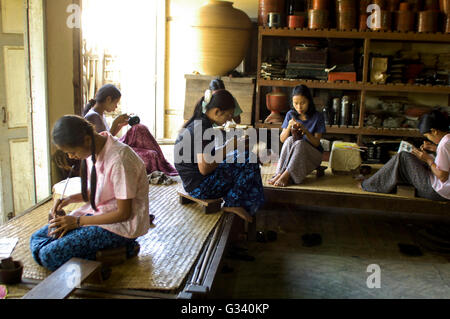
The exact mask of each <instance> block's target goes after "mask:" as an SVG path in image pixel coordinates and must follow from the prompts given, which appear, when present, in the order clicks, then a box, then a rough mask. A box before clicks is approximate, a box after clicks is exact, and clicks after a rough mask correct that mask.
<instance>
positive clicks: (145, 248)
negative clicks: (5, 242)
mask: <svg viewBox="0 0 450 319" xmlns="http://www.w3.org/2000/svg"><path fill="white" fill-rule="evenodd" d="M178 187H180V185H179V184H173V185H170V186H155V185H150V192H149V199H150V213H151V214H153V215H155V221H154V227H152V228H151V229H150V230H149V231H148V233H147V234H146V235H145V236H142V237H140V238H138V242H139V244H140V245H141V250H140V253H139V256H138V257H136V258H132V259H129V260H127V261H126V262H125V263H123V264H121V265H118V266H114V267H112V274H111V277H110V278H109V279H108V280H106V281H105V282H104V283H103V284H102V287H104V288H110V289H144V290H163V291H169V290H175V289H177V288H179V286H180V285H181V284H182V283H183V280H184V279H185V278H186V276H187V274H188V273H189V271H190V269H191V267H192V266H193V264H194V262H195V260H196V259H197V257H198V255H199V253H200V250H201V248H202V246H203V245H204V243H205V241H206V239H207V237H208V235H209V234H210V233H211V231H212V229H213V228H214V226H215V225H216V224H217V222H218V220H219V218H220V216H221V215H222V214H221V213H218V214H212V215H205V214H204V213H203V212H202V210H201V209H200V206H198V205H197V204H189V205H184V206H182V205H180V204H179V203H178V197H177V190H178ZM51 205H52V202H51V201H50V202H48V203H46V204H45V205H43V206H41V207H39V208H38V209H36V210H34V211H33V212H30V213H28V214H26V215H24V216H22V217H19V218H17V219H15V220H12V221H10V222H9V223H7V224H5V225H3V226H0V237H18V238H19V243H18V244H17V246H16V248H15V250H14V252H13V255H12V257H13V258H14V259H16V260H21V261H22V262H23V263H24V274H23V277H24V278H31V279H38V280H42V279H44V278H45V277H47V276H48V275H49V274H50V272H49V271H47V270H46V269H44V268H43V267H40V266H39V265H38V264H37V263H36V262H35V261H34V259H33V258H32V256H31V253H30V249H29V239H30V236H31V235H32V233H33V232H34V231H36V230H37V229H39V228H40V227H42V226H44V225H45V224H46V221H47V214H48V211H49V210H50V208H51Z"/></svg>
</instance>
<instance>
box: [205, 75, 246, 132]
mask: <svg viewBox="0 0 450 319" xmlns="http://www.w3.org/2000/svg"><path fill="white" fill-rule="evenodd" d="M209 89H210V90H211V91H212V93H213V94H214V92H216V91H217V90H225V84H223V81H222V80H221V79H214V80H211V82H210V83H209ZM233 99H234V104H235V106H234V113H233V118H232V120H233V121H234V123H236V124H240V123H241V114H242V109H241V107H240V106H239V103H238V101H237V100H236V99H235V98H234V97H233Z"/></svg>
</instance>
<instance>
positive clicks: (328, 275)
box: [162, 145, 450, 299]
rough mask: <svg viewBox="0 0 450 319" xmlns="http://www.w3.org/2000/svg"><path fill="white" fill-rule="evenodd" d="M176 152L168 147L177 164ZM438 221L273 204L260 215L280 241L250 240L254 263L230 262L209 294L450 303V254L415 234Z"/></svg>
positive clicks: (265, 228) (260, 223)
mask: <svg viewBox="0 0 450 319" xmlns="http://www.w3.org/2000/svg"><path fill="white" fill-rule="evenodd" d="M171 147H173V146H169V145H167V146H163V147H162V148H163V151H164V153H165V154H167V155H166V158H167V159H168V160H169V161H171V162H172V160H173V151H172V152H171V150H173V148H171ZM430 213H431V212H430ZM446 223H447V224H448V225H450V219H448V220H447V221H446ZM436 224H437V225H441V226H442V225H443V223H442V219H437V220H436V219H434V218H432V217H429V216H424V215H419V216H417V215H405V214H394V213H387V212H361V211H354V210H344V209H329V208H326V209H319V208H311V207H294V206H291V205H276V206H275V205H274V206H273V207H268V208H266V209H264V210H261V211H260V212H259V213H258V215H257V229H258V230H260V231H268V230H272V231H275V232H277V240H276V241H274V242H266V243H261V242H247V243H246V244H245V245H246V248H248V253H249V254H250V255H252V256H254V257H255V261H253V262H248V261H238V260H232V259H228V258H225V259H224V263H225V264H226V265H227V266H228V267H231V268H232V269H233V271H232V272H231V273H219V274H218V275H217V277H216V280H215V285H214V287H213V290H212V292H211V294H210V296H209V297H210V298H232V299H241V298H250V299H256V298H258V299H259V298H269V299H271V298H288V299H294V298H338V299H341V298H366V299H367V298H450V263H449V261H450V253H447V254H444V253H437V252H436V251H432V250H430V249H428V248H429V247H424V246H423V245H421V244H422V242H418V241H417V240H418V239H417V236H416V235H415V234H416V233H417V232H416V231H415V230H414V229H416V227H422V226H424V225H436ZM448 229H449V231H450V226H449V227H448ZM307 233H318V234H320V235H321V237H322V243H321V244H320V245H318V246H314V247H305V246H303V242H302V235H304V234H307ZM399 243H404V244H412V245H415V246H418V247H419V248H420V250H421V252H422V253H423V255H422V256H414V257H413V256H409V255H405V254H403V253H402V252H400V249H399V246H398V244H399ZM449 247H450V246H449ZM449 251H450V250H449ZM373 264H376V265H378V266H379V267H380V268H379V269H380V288H368V286H367V281H368V279H369V276H371V275H372V274H374V273H373V270H370V272H368V267H369V265H373ZM371 278H373V276H372V277H371ZM369 282H373V280H371V279H369Z"/></svg>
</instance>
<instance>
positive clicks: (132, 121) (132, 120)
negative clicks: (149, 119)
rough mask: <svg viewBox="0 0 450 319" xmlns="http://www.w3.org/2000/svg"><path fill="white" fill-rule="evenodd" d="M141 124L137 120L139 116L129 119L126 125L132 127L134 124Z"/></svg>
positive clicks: (139, 120)
mask: <svg viewBox="0 0 450 319" xmlns="http://www.w3.org/2000/svg"><path fill="white" fill-rule="evenodd" d="M139 123H141V119H140V118H139V116H133V117H130V119H129V120H128V125H130V126H133V125H136V124H139Z"/></svg>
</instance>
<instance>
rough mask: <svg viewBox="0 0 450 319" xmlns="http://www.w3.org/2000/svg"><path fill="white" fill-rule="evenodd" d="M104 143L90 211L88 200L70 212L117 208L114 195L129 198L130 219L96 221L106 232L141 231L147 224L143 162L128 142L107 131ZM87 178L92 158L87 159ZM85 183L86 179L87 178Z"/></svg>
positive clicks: (135, 234)
mask: <svg viewBox="0 0 450 319" xmlns="http://www.w3.org/2000/svg"><path fill="white" fill-rule="evenodd" d="M100 134H101V135H103V136H106V137H107V141H106V143H105V146H104V147H103V149H102V151H101V152H100V154H98V156H97V161H96V164H95V168H96V172H97V191H96V196H95V204H96V205H97V208H98V211H97V212H96V211H94V210H93V209H92V207H91V205H90V203H87V204H85V205H84V206H82V207H81V208H79V209H77V210H75V211H73V212H72V213H71V215H73V216H83V215H87V214H92V215H101V214H107V213H109V212H112V211H115V210H117V208H118V207H117V199H132V209H131V216H130V219H129V220H127V221H125V222H121V223H116V224H107V225H98V226H99V227H102V228H104V229H106V230H108V231H110V232H113V233H115V234H117V235H120V236H122V237H127V238H137V237H139V236H142V235H145V234H146V233H147V231H148V230H149V228H150V220H149V202H148V192H149V183H148V179H147V173H146V170H145V165H144V162H143V161H142V160H141V158H140V157H139V156H138V155H137V154H136V153H135V152H134V151H133V150H132V149H131V148H130V147H129V146H128V145H125V144H123V143H121V142H119V141H118V140H117V139H116V138H115V137H113V136H112V135H111V134H110V133H109V132H106V131H104V132H101V133H100ZM87 164H88V165H87V166H88V180H89V178H90V170H91V167H92V158H91V157H89V158H88V159H87ZM88 185H89V182H88Z"/></svg>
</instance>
